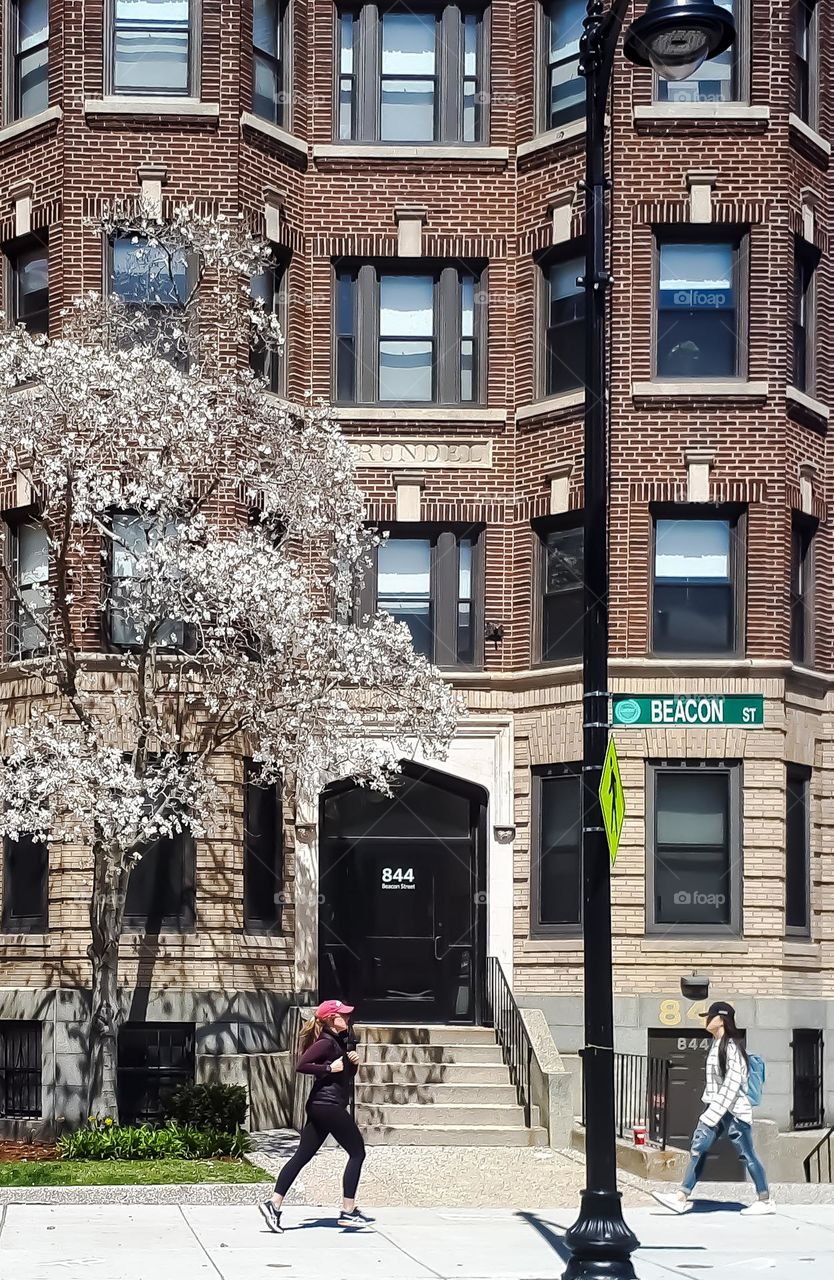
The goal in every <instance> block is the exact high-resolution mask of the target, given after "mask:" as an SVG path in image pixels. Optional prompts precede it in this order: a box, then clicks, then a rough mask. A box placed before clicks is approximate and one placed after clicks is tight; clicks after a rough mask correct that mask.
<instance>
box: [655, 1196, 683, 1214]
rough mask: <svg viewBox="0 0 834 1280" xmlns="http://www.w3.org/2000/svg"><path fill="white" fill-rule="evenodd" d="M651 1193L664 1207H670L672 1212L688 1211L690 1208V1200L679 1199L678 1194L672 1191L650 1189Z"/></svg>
mask: <svg viewBox="0 0 834 1280" xmlns="http://www.w3.org/2000/svg"><path fill="white" fill-rule="evenodd" d="M651 1195H652V1196H654V1198H655V1200H656V1201H657V1203H658V1204H662V1205H663V1207H664V1208H665V1209H671V1210H672V1213H688V1212H689V1210H690V1209H691V1208H692V1201H691V1200H681V1198H680V1196H679V1195H677V1194H676V1192H674V1191H671V1192H663V1191H652V1192H651Z"/></svg>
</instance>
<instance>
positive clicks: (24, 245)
mask: <svg viewBox="0 0 834 1280" xmlns="http://www.w3.org/2000/svg"><path fill="white" fill-rule="evenodd" d="M38 251H40V253H39V252H38ZM34 256H41V257H43V258H44V259H45V260H46V274H47V283H46V308H45V310H44V309H42V310H41V312H39V313H38V314H40V315H45V316H46V327H45V328H37V327H36V328H30V327H29V325H27V324H26V321H25V318H24V317H23V316H21V313H20V312H21V307H20V298H21V290H20V266H21V262H22V260H23V259H24V258H29V257H34ZM3 257H4V258H5V271H4V290H3V292H4V295H5V298H6V301H7V306H6V323H7V324H8V325H9V326H10V327H12V326H14V325H18V324H22V325H24V327H25V328H26V329H27V330H28V332H29V333H33V334H35V333H45V334H47V335H48V334H49V306H50V296H49V233H48V231H36V232H32V233H31V234H30V235H27V236H21V237H20V239H19V240H12V241H9V242H8V243H7V244H5V245H4V246H3Z"/></svg>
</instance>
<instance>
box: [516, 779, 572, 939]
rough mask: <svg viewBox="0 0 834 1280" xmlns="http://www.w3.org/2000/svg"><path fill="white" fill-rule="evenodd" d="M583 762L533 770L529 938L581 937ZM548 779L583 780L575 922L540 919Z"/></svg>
mask: <svg viewBox="0 0 834 1280" xmlns="http://www.w3.org/2000/svg"><path fill="white" fill-rule="evenodd" d="M581 777H582V765H581V762H576V763H573V762H570V763H558V764H545V765H533V767H532V769H531V770H530V880H529V902H530V916H529V926H528V932H527V937H528V939H529V940H530V941H540V940H545V939H548V938H550V939H554V940H558V939H561V938H568V939H569V938H578V937H581V934H582V892H581V885H582V880H581V876H582V852H581V850H582V836H581V828H582V790H581ZM548 778H578V779H580V786H579V788H578V792H579V805H578V806H577V813H576V820H577V822H578V824H579V828H580V834H579V875H580V895H579V912H578V914H579V919H578V920H577V921H576V922H575V923H567V922H566V923H564V924H553V923H550V924H548V923H546V922H543V921H542V919H541V908H542V892H541V851H542V816H543V800H542V789H543V788H542V783H543V782H544V781H546V780H547V779H548Z"/></svg>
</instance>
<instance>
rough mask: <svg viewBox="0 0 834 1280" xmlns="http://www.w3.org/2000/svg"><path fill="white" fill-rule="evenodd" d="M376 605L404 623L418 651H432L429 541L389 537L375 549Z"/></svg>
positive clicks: (426, 654)
mask: <svg viewBox="0 0 834 1280" xmlns="http://www.w3.org/2000/svg"><path fill="white" fill-rule="evenodd" d="M377 606H378V608H379V609H381V610H384V611H385V612H386V613H390V614H391V615H392V617H394V618H396V619H397V620H398V621H399V622H404V623H405V624H406V626H407V627H408V629H409V631H410V632H411V638H412V641H413V643H414V647H415V649H416V650H417V652H418V653H422V654H424V655H425V656H426V657H429V658H430V657H431V656H432V653H433V647H434V646H433V637H432V618H431V542H430V541H429V540H428V539H422V538H393V539H391V538H389V539H387V540H386V541H385V542H383V543H381V545H380V546H379V548H378V549H377Z"/></svg>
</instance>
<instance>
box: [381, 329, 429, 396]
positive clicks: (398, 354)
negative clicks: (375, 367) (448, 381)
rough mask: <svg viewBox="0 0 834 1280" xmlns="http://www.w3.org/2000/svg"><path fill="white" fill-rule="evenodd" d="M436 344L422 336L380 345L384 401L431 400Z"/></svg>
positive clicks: (388, 341)
mask: <svg viewBox="0 0 834 1280" xmlns="http://www.w3.org/2000/svg"><path fill="white" fill-rule="evenodd" d="M433 365H434V345H433V343H431V342H424V341H423V340H422V339H417V340H414V341H410V342H409V341H404V340H403V341H398V342H392V341H390V340H386V341H384V342H380V344H379V398H380V400H419V401H421V402H425V401H430V400H431V399H432V394H433V378H432V370H433Z"/></svg>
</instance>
